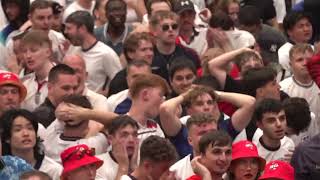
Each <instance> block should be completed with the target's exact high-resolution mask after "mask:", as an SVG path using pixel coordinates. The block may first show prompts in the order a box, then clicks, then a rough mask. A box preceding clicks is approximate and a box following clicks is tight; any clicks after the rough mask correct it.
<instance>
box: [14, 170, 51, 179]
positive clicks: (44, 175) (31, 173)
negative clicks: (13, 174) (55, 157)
mask: <svg viewBox="0 0 320 180" xmlns="http://www.w3.org/2000/svg"><path fill="white" fill-rule="evenodd" d="M31 177H39V178H40V179H41V180H52V178H51V177H50V176H49V175H48V174H47V173H45V172H42V171H37V170H32V171H27V172H24V173H22V174H21V175H20V177H19V180H28V179H29V178H31Z"/></svg>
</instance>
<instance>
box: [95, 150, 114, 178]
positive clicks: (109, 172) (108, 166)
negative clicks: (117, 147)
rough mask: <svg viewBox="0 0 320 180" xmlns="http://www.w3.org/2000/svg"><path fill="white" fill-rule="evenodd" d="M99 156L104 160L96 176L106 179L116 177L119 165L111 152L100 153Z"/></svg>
mask: <svg viewBox="0 0 320 180" xmlns="http://www.w3.org/2000/svg"><path fill="white" fill-rule="evenodd" d="M97 158H99V159H101V160H103V165H102V166H101V167H100V168H99V169H98V170H97V175H96V177H97V178H101V179H105V180H113V179H115V178H116V176H117V172H118V168H119V165H118V163H117V162H115V161H114V160H113V159H112V158H111V156H110V152H107V153H103V154H100V155H98V156H97Z"/></svg>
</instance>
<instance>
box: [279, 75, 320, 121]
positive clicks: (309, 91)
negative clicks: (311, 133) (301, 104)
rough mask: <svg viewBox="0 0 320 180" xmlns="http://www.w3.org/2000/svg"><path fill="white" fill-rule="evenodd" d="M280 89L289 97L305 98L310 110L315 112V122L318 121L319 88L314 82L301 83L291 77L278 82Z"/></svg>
mask: <svg viewBox="0 0 320 180" xmlns="http://www.w3.org/2000/svg"><path fill="white" fill-rule="evenodd" d="M279 84H280V86H281V90H282V91H284V92H285V93H287V94H288V95H289V96H290V97H300V98H304V99H306V101H307V102H308V103H309V105H310V110H311V112H313V113H315V115H316V120H317V123H318V124H319V123H320V97H319V95H320V89H319V87H318V86H317V84H316V83H314V82H312V84H311V85H303V84H302V83H299V82H297V81H296V80H295V79H294V78H293V77H289V78H287V79H284V80H283V81H281V82H280V83H279Z"/></svg>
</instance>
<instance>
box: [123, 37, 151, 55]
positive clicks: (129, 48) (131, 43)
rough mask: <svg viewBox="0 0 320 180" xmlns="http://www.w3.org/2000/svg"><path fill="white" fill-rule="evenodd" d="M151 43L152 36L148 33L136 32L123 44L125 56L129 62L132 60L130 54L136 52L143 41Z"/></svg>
mask: <svg viewBox="0 0 320 180" xmlns="http://www.w3.org/2000/svg"><path fill="white" fill-rule="evenodd" d="M142 40H145V41H149V42H151V43H152V36H151V35H150V34H149V33H147V32H136V33H130V34H129V35H128V36H127V38H126V39H125V41H124V43H123V54H124V55H125V57H126V59H127V61H131V60H132V59H131V58H130V57H129V55H128V53H129V52H135V51H136V50H137V48H138V47H139V43H140V42H141V41H142Z"/></svg>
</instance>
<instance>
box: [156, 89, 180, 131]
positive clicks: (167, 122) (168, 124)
mask: <svg viewBox="0 0 320 180" xmlns="http://www.w3.org/2000/svg"><path fill="white" fill-rule="evenodd" d="M183 101H184V97H183V95H179V96H177V97H175V98H172V99H169V100H167V101H165V102H163V103H162V104H161V106H160V121H161V125H162V127H163V130H164V132H165V134H166V135H167V136H175V135H177V134H178V132H179V130H180V129H181V122H180V118H179V115H178V114H179V113H178V111H179V110H180V107H181V103H182V102H183Z"/></svg>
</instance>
